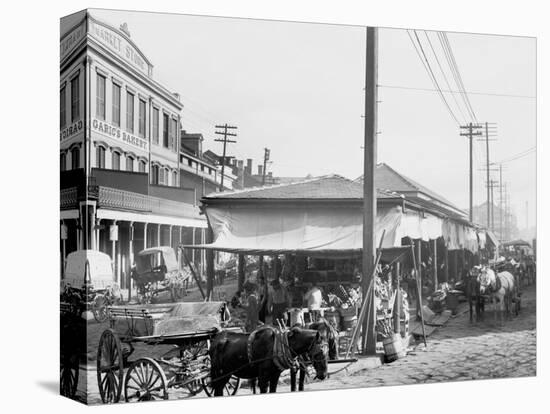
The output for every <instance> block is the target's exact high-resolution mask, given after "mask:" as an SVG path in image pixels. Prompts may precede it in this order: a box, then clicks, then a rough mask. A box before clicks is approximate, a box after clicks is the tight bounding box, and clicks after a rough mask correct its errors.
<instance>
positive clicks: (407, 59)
mask: <svg viewBox="0 0 550 414" xmlns="http://www.w3.org/2000/svg"><path fill="white" fill-rule="evenodd" d="M91 14H92V15H93V16H95V17H96V18H98V19H99V20H102V21H104V22H106V23H109V24H111V25H113V26H115V27H118V26H119V25H120V24H121V23H123V22H127V23H128V28H129V29H130V32H131V36H132V39H133V40H134V42H135V43H136V44H137V45H138V47H139V48H140V49H141V50H142V51H143V52H144V53H145V55H146V56H147V57H148V58H149V60H150V61H151V62H152V63H153V65H154V78H155V79H156V80H157V81H159V82H161V83H162V84H164V85H165V86H166V87H167V88H169V89H170V90H172V91H175V92H179V93H180V94H181V97H182V102H183V103H184V105H185V108H184V110H183V113H182V117H183V127H184V129H186V130H188V131H191V132H201V133H203V135H204V137H205V148H211V149H212V150H214V151H215V152H221V143H216V142H214V137H215V136H214V124H216V123H225V122H227V123H231V124H234V125H236V126H238V130H237V133H238V137H237V140H238V143H237V144H233V145H231V146H229V151H228V153H229V155H235V156H236V157H237V158H253V159H254V169H256V165H257V164H258V163H259V162H261V159H262V157H263V148H264V147H268V148H270V149H271V159H272V161H273V163H272V164H271V165H270V166H269V170H271V171H273V174H274V175H276V176H305V175H307V174H312V175H321V174H329V173H337V174H341V175H343V176H346V177H349V178H356V177H358V176H359V175H361V174H362V170H363V154H362V149H361V146H362V144H363V139H364V135H363V131H364V120H363V118H362V117H361V115H362V114H363V112H364V91H363V87H364V78H365V73H364V72H365V28H362V27H351V26H335V25H323V24H307V23H288V22H270V21H259V20H245V19H225V18H211V17H200V16H185V15H173V14H172V15H171V14H150V13H138V12H114V11H105V10H93V11H91ZM417 34H418V36H419V38H420V40H421V42H422V45H423V47H424V48H425V52H426V54H427V57H428V60H429V62H430V64H431V66H432V68H433V70H434V73H435V76H436V77H437V79H438V81H439V82H440V85H441V87H442V88H443V89H448V88H447V85H446V83H445V81H444V78H443V75H442V73H441V71H440V69H439V67H438V65H437V62H436V60H435V58H434V55H433V54H432V51H431V49H429V47H430V46H429V43H428V40H427V38H426V34H425V33H424V32H423V31H417ZM428 37H429V39H430V40H431V42H432V45H433V47H434V49H435V51H436V54H437V56H438V58H439V61H440V63H441V65H442V67H443V71H445V74H446V76H447V78H448V80H449V82H450V85H451V88H452V89H453V90H456V88H457V87H456V85H455V84H454V80H453V78H452V76H451V72H450V70H449V67H448V66H447V64H446V60H445V58H444V53H443V51H442V49H441V46H440V43H439V40H438V37H437V35H436V33H434V32H428ZM448 39H449V41H450V44H451V46H452V49H453V52H454V55H455V59H456V62H457V65H458V68H459V70H460V74H461V77H462V80H463V83H464V86H465V88H466V90H467V91H471V92H481V93H491V94H511V95H523V96H529V97H534V96H535V95H536V73H535V62H536V60H535V59H536V43H535V39H533V38H520V37H504V36H490V35H473V34H462V33H448ZM378 83H379V84H380V85H385V86H405V87H412V88H427V89H433V84H432V83H431V81H430V78H429V77H428V74H427V72H426V70H425V69H424V67H423V66H422V63H421V61H420V59H419V57H418V56H417V54H416V51H415V49H414V47H413V45H412V43H411V40H410V39H409V36H408V34H407V31H405V30H400V29H380V30H379V80H378ZM378 96H379V100H380V101H381V103H380V104H379V121H378V130H379V132H380V135H379V137H378V149H379V151H378V161H379V162H385V163H387V164H389V165H390V166H392V167H393V168H395V169H396V170H397V171H399V172H402V173H403V174H405V175H407V176H409V177H410V178H413V179H415V180H417V181H419V182H420V183H422V184H424V185H425V186H427V187H428V188H430V189H432V190H433V191H435V192H438V193H440V194H441V195H442V196H444V197H446V198H447V199H449V200H450V201H452V202H454V203H456V205H457V206H459V207H462V208H466V207H467V206H468V165H469V164H468V163H469V161H468V142H467V139H466V138H465V137H461V136H459V128H458V125H457V123H456V121H455V120H454V119H453V118H452V117H451V115H450V114H449V113H448V111H447V109H446V108H445V106H444V104H443V103H442V101H441V98H440V97H439V95H438V94H437V93H436V92H433V91H419V90H406V89H394V88H387V87H384V86H381V87H380V88H379V91H378ZM456 97H457V99H458V102H459V105H461V109H462V111H463V112H465V108H464V105H463V104H462V101H461V98H460V96H458V95H457V96H456ZM446 98H447V100H448V101H449V104H450V105H451V108H452V109H453V111H454V112H455V114H456V115H457V117H458V118H459V121H460V122H461V123H463V122H465V120H464V118H463V117H462V116H461V114H460V111H459V109H458V108H457V106H456V103H455V101H454V99H453V98H452V97H451V95H450V94H446ZM469 98H470V102H471V104H472V107H473V109H474V111H475V114H476V116H477V119H478V120H479V121H480V122H485V121H488V122H495V123H497V128H498V141H495V142H491V147H490V153H491V160H492V161H500V160H503V159H507V158H510V157H511V156H513V155H515V154H518V153H521V152H523V151H524V150H527V149H530V148H532V147H534V146H535V145H536V123H535V122H536V118H535V117H536V100H535V99H533V98H517V97H502V96H489V95H479V94H469ZM468 121H469V119H468ZM484 160H485V143H484V142H476V143H475V158H474V165H475V176H474V185H475V193H474V204H479V203H480V202H483V201H485V199H486V190H485V181H484V180H485V178H484V177H485V175H484V173H483V172H482V171H479V169H480V168H481V167H482V166H483V163H484ZM535 160H536V158H535V153H531V154H529V155H527V156H525V157H523V158H520V159H518V160H515V161H512V162H509V163H506V164H505V170H504V177H503V178H504V181H505V182H508V183H509V190H510V193H511V202H512V207H513V208H514V210H515V212H516V213H517V214H518V216H519V217H518V218H519V225H520V227H524V226H525V217H524V216H525V203H526V202H528V203H529V222H530V223H529V224H530V225H533V224H534V218H535V208H536V207H535V189H536V186H535V179H536V168H535ZM493 178H494V179H498V175H497V174H496V173H494V175H493ZM497 200H498V195H497V194H496V193H495V201H497Z"/></svg>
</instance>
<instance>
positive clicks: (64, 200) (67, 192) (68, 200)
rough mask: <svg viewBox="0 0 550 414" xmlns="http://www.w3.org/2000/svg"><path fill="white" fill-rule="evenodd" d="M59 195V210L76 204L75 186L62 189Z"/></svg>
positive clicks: (76, 191)
mask: <svg viewBox="0 0 550 414" xmlns="http://www.w3.org/2000/svg"><path fill="white" fill-rule="evenodd" d="M59 195H60V200H59V204H60V206H61V210H65V209H69V208H76V205H77V204H78V203H77V201H78V189H77V187H71V188H66V189H63V190H61V191H60V193H59Z"/></svg>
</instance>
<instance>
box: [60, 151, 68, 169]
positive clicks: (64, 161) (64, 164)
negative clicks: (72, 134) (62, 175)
mask: <svg viewBox="0 0 550 414" xmlns="http://www.w3.org/2000/svg"><path fill="white" fill-rule="evenodd" d="M59 168H60V169H61V171H65V170H66V169H67V155H66V154H65V153H64V152H62V153H61V155H60V157H59Z"/></svg>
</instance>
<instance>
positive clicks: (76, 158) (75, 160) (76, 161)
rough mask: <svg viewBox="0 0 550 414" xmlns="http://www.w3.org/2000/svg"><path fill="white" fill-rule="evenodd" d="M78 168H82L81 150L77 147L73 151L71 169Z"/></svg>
mask: <svg viewBox="0 0 550 414" xmlns="http://www.w3.org/2000/svg"><path fill="white" fill-rule="evenodd" d="M78 168H80V150H79V149H78V147H75V148H73V150H72V151H71V169H73V170H76V169H78Z"/></svg>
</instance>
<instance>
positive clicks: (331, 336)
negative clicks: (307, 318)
mask: <svg viewBox="0 0 550 414" xmlns="http://www.w3.org/2000/svg"><path fill="white" fill-rule="evenodd" d="M307 328H308V329H313V330H315V331H318V332H319V334H320V335H321V340H322V341H323V342H326V343H328V357H329V359H330V360H335V359H338V339H337V338H338V333H337V332H336V329H335V328H334V327H333V326H332V325H331V324H330V323H329V322H328V321H327V320H326V319H325V318H320V319H319V320H318V321H317V322H313V323H311V324H309V325H307ZM304 362H308V361H301V363H299V364H298V367H297V366H296V365H293V366H292V367H291V368H290V391H292V392H294V391H296V374H297V372H298V371H299V373H300V376H299V382H298V391H303V390H304V382H305V377H306V366H305V364H304Z"/></svg>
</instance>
